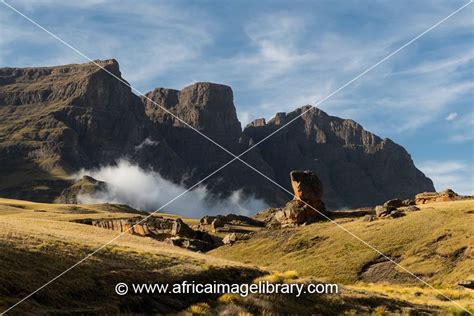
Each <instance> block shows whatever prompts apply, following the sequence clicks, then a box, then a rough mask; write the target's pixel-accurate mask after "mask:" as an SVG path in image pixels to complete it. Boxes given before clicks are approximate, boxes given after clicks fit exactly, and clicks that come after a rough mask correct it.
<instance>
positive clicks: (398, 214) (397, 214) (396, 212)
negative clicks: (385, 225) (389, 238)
mask: <svg viewBox="0 0 474 316" xmlns="http://www.w3.org/2000/svg"><path fill="white" fill-rule="evenodd" d="M403 216H405V213H403V212H402V211H399V210H393V211H391V212H390V214H389V215H388V217H391V218H399V217H403Z"/></svg>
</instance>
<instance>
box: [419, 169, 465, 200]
mask: <svg viewBox="0 0 474 316" xmlns="http://www.w3.org/2000/svg"><path fill="white" fill-rule="evenodd" d="M418 168H419V169H420V170H421V171H423V172H424V173H425V174H426V175H427V176H428V177H429V178H431V180H433V182H434V185H435V187H436V189H437V190H438V191H441V190H444V189H448V188H449V189H453V190H454V191H455V192H457V193H459V194H464V195H472V194H474V165H473V164H472V162H471V163H470V164H468V163H466V162H463V161H457V160H444V161H443V160H440V161H437V160H429V161H425V162H423V163H421V164H420V165H418Z"/></svg>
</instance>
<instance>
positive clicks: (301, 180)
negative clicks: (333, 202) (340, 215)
mask: <svg viewBox="0 0 474 316" xmlns="http://www.w3.org/2000/svg"><path fill="white" fill-rule="evenodd" d="M290 179H291V187H292V188H293V192H294V194H295V196H294V200H301V201H304V202H306V203H307V204H309V205H310V206H312V207H313V208H316V209H317V210H318V211H320V212H324V211H326V208H325V206H324V203H323V202H322V200H321V197H322V195H323V184H322V183H321V181H320V180H319V178H318V177H317V176H316V174H314V173H313V172H312V171H309V170H307V171H292V172H290ZM306 207H309V206H306Z"/></svg>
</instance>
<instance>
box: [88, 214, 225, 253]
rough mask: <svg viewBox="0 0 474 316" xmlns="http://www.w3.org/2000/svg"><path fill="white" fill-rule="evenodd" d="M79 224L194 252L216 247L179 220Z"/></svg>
mask: <svg viewBox="0 0 474 316" xmlns="http://www.w3.org/2000/svg"><path fill="white" fill-rule="evenodd" d="M81 223H84V224H90V225H92V226H97V227H101V228H105V229H112V230H116V231H120V232H127V233H129V234H133V235H139V236H146V237H151V238H154V239H157V240H160V241H165V242H168V243H170V244H172V245H175V246H179V247H182V248H187V249H190V250H194V251H208V250H210V249H212V248H215V247H216V246H217V243H216V242H215V240H214V239H213V238H212V237H211V236H210V235H209V234H208V233H206V232H203V231H195V230H193V229H192V228H191V227H189V226H188V225H187V224H186V223H184V222H183V221H182V220H181V219H180V218H177V219H171V218H164V217H161V216H151V217H149V218H147V219H146V220H143V217H133V218H122V219H120V218H113V219H94V220H82V221H81Z"/></svg>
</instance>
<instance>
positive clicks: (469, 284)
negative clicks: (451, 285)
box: [458, 280, 474, 290]
mask: <svg viewBox="0 0 474 316" xmlns="http://www.w3.org/2000/svg"><path fill="white" fill-rule="evenodd" d="M458 285H460V286H462V287H465V288H467V289H471V290H474V280H462V281H460V282H459V283H458Z"/></svg>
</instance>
